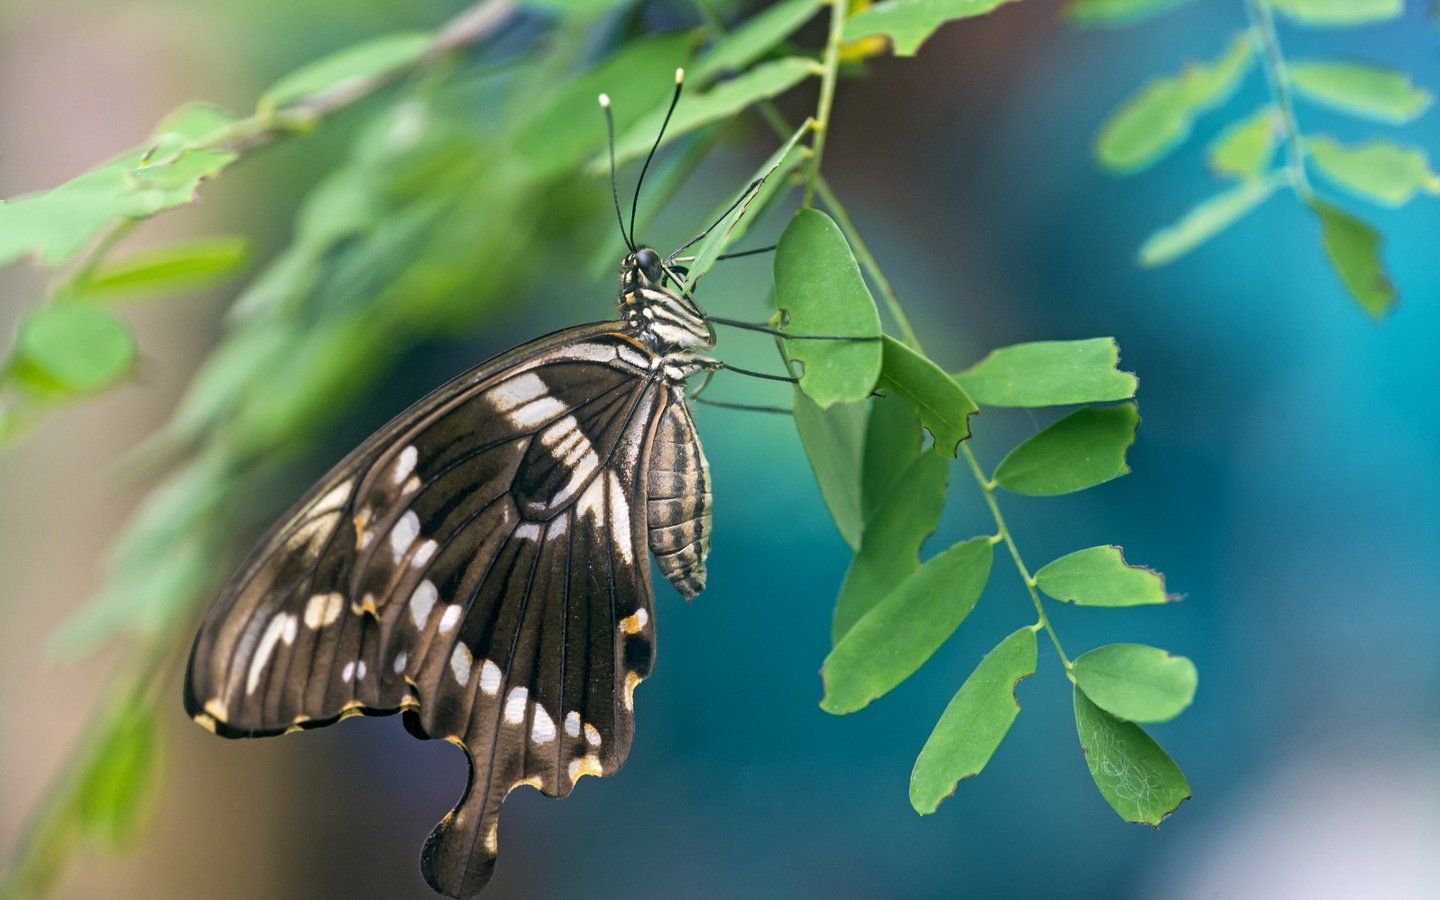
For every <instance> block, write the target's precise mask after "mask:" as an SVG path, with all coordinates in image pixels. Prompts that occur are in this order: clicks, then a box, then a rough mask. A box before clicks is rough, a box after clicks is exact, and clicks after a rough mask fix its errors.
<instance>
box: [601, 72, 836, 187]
mask: <svg viewBox="0 0 1440 900" xmlns="http://www.w3.org/2000/svg"><path fill="white" fill-rule="evenodd" d="M819 74H820V67H819V64H817V63H816V62H815V61H814V60H810V59H804V58H802V57H798V56H792V57H787V58H786V59H777V60H774V61H773V62H767V63H762V64H760V65H758V66H756V67H755V68H753V69H751V70H749V71H748V72H746V73H745V74H743V75H740V76H737V77H735V78H732V79H730V80H729V81H724V82H721V83H720V84H718V85H716V86H715V87H713V88H711V89H710V90H708V91H705V92H703V93H693V94H692V93H686V94H684V95H682V96H681V97H680V103H679V104H678V105H677V106H676V107H675V114H674V116H672V117H671V119H670V126H669V127H668V128H666V129H665V143H666V144H668V143H670V142H671V141H673V140H675V139H676V138H678V137H681V136H682V135H686V134H689V133H690V132H692V131H694V130H695V129H697V128H700V127H702V126H705V125H709V124H710V123H712V122H719V121H722V120H725V119H732V118H734V117H735V116H737V115H739V114H740V113H741V112H744V111H745V110H746V109H749V108H750V107H751V106H752V105H754V104H756V103H759V102H760V101H761V100H769V99H771V98H773V97H777V96H779V95H780V94H783V93H785V92H786V91H788V90H790V89H791V88H792V87H794V86H795V85H797V84H799V83H800V82H802V81H804V80H805V79H806V78H810V77H812V76H816V75H819ZM664 118H665V108H664V107H663V106H661V107H658V108H656V109H655V110H653V111H652V112H651V114H650V115H647V116H645V117H644V118H642V119H640V120H639V121H638V122H636V123H635V124H634V125H633V126H631V127H630V128H629V129H628V130H626V132H625V133H624V134H623V135H621V136H620V137H619V138H618V139H617V140H616V142H615V160H616V164H617V165H618V164H620V163H624V162H627V161H628V160H632V159H638V158H640V157H642V156H644V155H645V154H647V153H649V152H650V147H651V146H652V145H653V144H654V143H655V135H657V134H659V133H660V123H661V122H662V121H663V120H664ZM609 167H610V161H609V159H608V158H607V157H606V156H605V155H604V154H601V155H600V156H598V157H597V158H595V159H594V160H592V161H591V163H590V171H591V172H592V174H599V173H601V172H605V171H608V170H609Z"/></svg>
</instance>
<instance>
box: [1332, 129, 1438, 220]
mask: <svg viewBox="0 0 1440 900" xmlns="http://www.w3.org/2000/svg"><path fill="white" fill-rule="evenodd" d="M1305 149H1306V151H1307V152H1308V153H1309V154H1310V157H1311V159H1314V160H1315V165H1316V166H1317V167H1318V168H1319V169H1320V171H1321V172H1323V173H1325V175H1326V177H1328V178H1329V179H1330V180H1331V181H1333V182H1335V183H1336V184H1338V185H1341V186H1342V187H1346V188H1349V189H1350V190H1351V191H1353V192H1355V193H1356V194H1359V195H1360V196H1362V197H1365V198H1366V199H1369V200H1374V201H1376V202H1379V203H1383V204H1385V205H1386V206H1403V205H1404V204H1406V203H1409V202H1410V201H1411V200H1413V199H1414V197H1415V195H1416V194H1418V193H1421V192H1424V193H1426V194H1440V176H1437V175H1436V174H1435V172H1434V171H1433V170H1432V169H1431V168H1430V157H1429V155H1428V154H1427V153H1426V152H1425V151H1424V150H1421V149H1419V148H1418V147H1405V146H1402V145H1400V144H1395V143H1392V142H1390V141H1367V142H1365V143H1363V144H1359V145H1351V146H1346V145H1344V144H1341V143H1339V142H1337V141H1336V140H1335V139H1334V138H1332V137H1329V136H1328V135H1316V136H1315V137H1307V138H1306V139H1305Z"/></svg>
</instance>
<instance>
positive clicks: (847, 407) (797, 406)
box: [792, 387, 865, 550]
mask: <svg viewBox="0 0 1440 900" xmlns="http://www.w3.org/2000/svg"><path fill="white" fill-rule="evenodd" d="M792 409H793V410H794V412H795V430H796V431H798V432H799V433H800V443H801V445H802V446H804V448H805V455H806V457H808V458H809V460H810V468H811V469H813V470H814V471H815V481H816V483H818V484H819V485H820V496H822V497H824V498H825V505H826V506H827V507H828V508H829V509H830V517H831V518H832V519H834V520H835V527H836V528H838V529H840V536H841V537H843V538H844V539H845V543H847V544H849V545H850V549H852V550H858V549H859V548H860V536H861V535H862V534H864V532H865V520H864V518H863V517H862V516H861V513H860V466H861V460H862V459H863V453H864V434H865V405H864V404H863V403H837V404H835V405H834V406H832V407H830V408H829V409H821V408H820V407H818V406H816V405H815V401H814V400H811V399H810V398H809V397H807V396H805V393H804V392H803V391H801V390H800V389H799V388H798V387H797V388H796V389H795V395H794V400H793V406H792Z"/></svg>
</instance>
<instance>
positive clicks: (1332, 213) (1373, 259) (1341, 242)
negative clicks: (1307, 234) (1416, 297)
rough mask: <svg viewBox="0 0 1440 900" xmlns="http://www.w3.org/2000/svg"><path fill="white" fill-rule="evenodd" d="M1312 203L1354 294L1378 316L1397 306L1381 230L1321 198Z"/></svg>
mask: <svg viewBox="0 0 1440 900" xmlns="http://www.w3.org/2000/svg"><path fill="white" fill-rule="evenodd" d="M1308 205H1309V206H1310V209H1311V211H1313V212H1314V213H1315V215H1317V216H1319V217H1320V233H1321V239H1322V241H1323V242H1324V244H1325V255H1326V256H1328V257H1329V258H1330V264H1331V265H1332V266H1334V267H1335V272H1336V273H1337V274H1338V275H1339V276H1340V280H1341V281H1343V282H1344V283H1345V289H1346V290H1348V291H1349V292H1350V296H1352V297H1354V298H1355V301H1356V302H1357V303H1359V304H1360V307H1361V309H1364V310H1365V311H1366V312H1367V313H1369V314H1370V315H1372V316H1375V317H1376V318H1378V317H1380V316H1382V315H1384V314H1385V313H1387V312H1389V311H1390V307H1392V306H1394V305H1395V286H1394V285H1393V284H1392V283H1391V282H1390V277H1389V276H1388V275H1387V274H1386V273H1385V262H1384V260H1382V259H1381V258H1380V233H1379V232H1378V231H1376V230H1375V229H1374V228H1371V227H1370V226H1369V225H1367V224H1366V223H1365V222H1362V221H1361V220H1360V219H1358V218H1356V217H1355V216H1352V215H1350V214H1349V213H1347V212H1345V211H1344V210H1343V209H1340V208H1338V207H1335V206H1331V205H1330V204H1329V203H1326V202H1325V201H1324V200H1321V199H1319V198H1318V197H1312V198H1310V200H1309V201H1308Z"/></svg>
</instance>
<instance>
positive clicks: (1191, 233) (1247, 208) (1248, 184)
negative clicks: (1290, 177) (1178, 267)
mask: <svg viewBox="0 0 1440 900" xmlns="http://www.w3.org/2000/svg"><path fill="white" fill-rule="evenodd" d="M1283 183H1284V180H1283V179H1282V178H1280V177H1275V178H1252V179H1249V180H1246V181H1242V182H1241V183H1240V184H1237V185H1235V186H1234V187H1232V188H1230V189H1229V190H1226V191H1223V192H1221V193H1219V194H1216V195H1215V196H1213V197H1209V198H1207V199H1205V200H1201V201H1200V202H1199V203H1197V204H1195V205H1194V206H1193V207H1191V208H1190V211H1189V212H1187V213H1186V214H1185V215H1183V216H1181V217H1180V220H1179V221H1177V222H1175V223H1174V224H1171V225H1167V226H1165V227H1164V228H1161V229H1160V230H1158V231H1156V232H1154V233H1152V234H1151V235H1150V236H1149V237H1147V238H1146V239H1145V243H1143V244H1141V245H1140V250H1139V251H1138V252H1137V253H1136V260H1135V261H1136V263H1137V264H1139V265H1141V266H1144V267H1145V268H1147V269H1149V268H1154V267H1156V266H1163V265H1166V264H1167V263H1172V262H1174V261H1175V260H1177V259H1179V258H1180V257H1182V256H1184V255H1185V254H1187V253H1189V252H1190V251H1191V250H1194V249H1195V248H1196V247H1198V246H1200V245H1201V244H1203V243H1205V242H1206V241H1208V240H1210V239H1211V238H1213V237H1214V236H1215V235H1217V234H1219V233H1220V232H1222V231H1224V230H1225V229H1226V228H1229V227H1230V226H1231V225H1234V224H1235V223H1236V222H1238V221H1239V220H1240V219H1242V218H1244V217H1245V216H1246V215H1248V214H1249V213H1250V212H1252V211H1254V209H1255V208H1256V207H1258V206H1259V205H1260V204H1261V203H1264V202H1265V201H1266V200H1267V199H1269V197H1270V195H1271V194H1274V193H1275V191H1276V189H1277V188H1279V187H1280V185H1281V184H1283Z"/></svg>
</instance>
